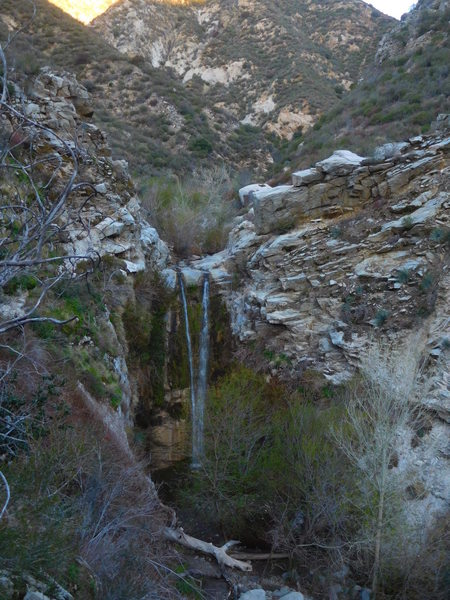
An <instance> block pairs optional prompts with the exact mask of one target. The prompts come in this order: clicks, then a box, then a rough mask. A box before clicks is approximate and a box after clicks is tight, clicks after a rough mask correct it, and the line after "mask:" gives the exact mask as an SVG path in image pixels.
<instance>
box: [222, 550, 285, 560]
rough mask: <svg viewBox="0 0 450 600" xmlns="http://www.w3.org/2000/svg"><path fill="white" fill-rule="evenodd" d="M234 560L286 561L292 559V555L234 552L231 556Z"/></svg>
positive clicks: (283, 553)
mask: <svg viewBox="0 0 450 600" xmlns="http://www.w3.org/2000/svg"><path fill="white" fill-rule="evenodd" d="M231 556H232V558H237V559H239V560H285V559H286V558H290V556H291V555H290V554H288V553H287V552H278V553H276V552H272V553H270V552H266V553H264V552H258V553H254V554H253V553H252V552H233V553H232V554H231Z"/></svg>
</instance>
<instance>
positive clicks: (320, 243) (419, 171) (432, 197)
mask: <svg viewBox="0 0 450 600" xmlns="http://www.w3.org/2000/svg"><path fill="white" fill-rule="evenodd" d="M439 127H440V128H441V129H442V131H435V132H434V133H433V134H432V135H427V136H423V137H416V138H413V139H410V140H408V141H406V142H403V143H399V144H388V145H386V146H383V147H381V148H378V149H377V151H376V152H375V155H374V156H373V157H370V158H363V157H360V156H357V155H355V154H353V153H351V152H347V151H338V152H336V153H335V154H334V155H333V156H331V157H330V158H329V159H326V160H324V161H322V162H320V163H318V164H316V165H315V167H313V168H311V169H308V170H305V171H301V172H298V173H295V174H294V176H293V185H290V186H279V187H275V188H272V189H269V190H268V189H261V190H259V191H255V192H252V193H250V197H251V200H250V205H249V210H248V212H247V214H245V215H244V216H242V217H239V218H238V219H237V221H236V224H235V227H234V229H233V230H232V232H231V234H230V238H229V244H228V247H227V249H226V250H225V251H223V252H222V253H220V254H218V255H215V256H211V257H208V258H207V259H203V260H202V261H197V262H196V263H194V264H193V265H191V266H193V267H195V268H196V269H198V270H199V272H200V271H201V270H202V269H205V268H207V269H209V270H210V271H211V274H212V276H213V277H214V278H215V280H216V282H217V284H218V285H219V286H220V287H221V289H222V293H223V294H224V296H225V298H226V301H227V304H228V306H229V310H230V312H231V315H232V323H233V328H234V332H235V334H236V335H237V336H238V337H239V338H240V340H241V341H243V342H246V341H249V342H252V344H253V345H254V344H255V342H256V347H258V345H259V346H260V347H262V348H264V349H265V354H266V355H268V356H270V357H271V360H272V362H271V365H270V366H271V368H272V373H273V374H278V375H280V374H281V376H283V374H284V375H285V376H286V377H289V378H292V377H295V376H296V375H297V374H298V373H299V372H301V371H304V370H306V369H313V370H316V371H318V372H320V373H322V374H323V375H324V376H325V377H326V378H327V379H328V380H330V381H331V382H333V383H340V382H343V381H345V380H347V379H349V378H350V377H352V374H353V373H354V372H355V368H356V367H357V365H358V362H359V359H360V357H361V356H362V355H363V354H364V353H365V352H366V349H367V348H368V346H369V345H370V344H371V342H372V341H373V340H374V338H382V339H385V340H388V341H390V342H392V343H394V344H404V343H410V344H416V345H417V346H418V348H419V349H420V350H421V351H422V352H423V356H424V362H425V364H426V365H427V368H428V370H429V373H430V374H432V375H433V377H434V379H433V385H432V389H430V390H429V393H427V395H426V397H425V398H423V403H424V405H425V406H426V407H427V409H428V410H429V412H430V414H431V415H434V416H435V417H437V419H436V420H434V421H433V423H434V425H433V428H432V430H431V432H430V433H429V434H428V435H427V436H426V440H424V443H423V444H420V445H419V446H418V447H417V448H415V449H413V448H412V447H411V445H408V442H407V438H408V435H409V434H408V435H405V440H406V441H405V444H406V446H405V448H404V449H403V450H405V456H406V457H407V458H406V459H405V460H407V462H408V464H409V466H411V465H413V466H414V468H418V469H419V470H420V477H421V478H423V479H424V480H425V481H426V489H427V490H428V491H429V492H430V494H431V495H428V496H427V498H426V499H425V500H423V503H422V505H421V507H422V509H423V510H424V511H425V512H426V510H428V508H430V506H433V507H434V508H437V509H441V508H443V507H444V506H445V502H446V499H448V498H449V496H450V479H449V477H448V475H444V474H445V473H447V474H448V469H447V470H446V464H447V463H446V460H448V453H447V451H446V450H445V446H446V441H445V440H446V436H447V435H448V425H447V424H448V423H449V422H450V410H449V409H450V402H449V401H450V392H449V379H448V373H449V345H450V343H449V340H450V319H449V312H448V310H449V306H450V269H449V267H450V264H449V254H448V244H449V236H450V223H449V216H450V214H449V208H450V194H449V190H448V181H449V177H448V176H449V171H450V165H449V148H450V138H449V137H448V117H446V116H442V117H441V118H440V120H439ZM444 130H446V131H444ZM191 277H193V275H191ZM408 341H409V342H408ZM267 353H269V354H267ZM446 423H447V424H446ZM408 439H409V438H408ZM432 465H433V468H431V466H432ZM436 465H439V468H438V469H437V471H439V472H440V473H442V474H443V476H442V477H441V478H440V479H439V478H438V477H437V471H436ZM429 467H430V468H429ZM441 469H442V470H441Z"/></svg>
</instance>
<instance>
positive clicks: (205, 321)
mask: <svg viewBox="0 0 450 600" xmlns="http://www.w3.org/2000/svg"><path fill="white" fill-rule="evenodd" d="M208 360H209V274H208V273H205V275H204V278H203V298H202V330H201V333H200V350H199V361H198V380H197V398H196V409H197V414H196V415H195V421H196V423H197V427H196V435H197V439H196V440H195V447H196V448H197V451H198V458H201V457H202V456H203V450H204V443H203V438H204V436H203V429H204V415H205V401H206V392H207V389H208ZM193 458H195V456H194V457H193Z"/></svg>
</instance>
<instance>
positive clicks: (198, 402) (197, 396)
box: [178, 272, 209, 468]
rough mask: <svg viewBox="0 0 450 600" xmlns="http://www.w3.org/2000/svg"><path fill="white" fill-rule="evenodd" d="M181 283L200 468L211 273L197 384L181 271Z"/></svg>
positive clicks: (205, 281)
mask: <svg viewBox="0 0 450 600" xmlns="http://www.w3.org/2000/svg"><path fill="white" fill-rule="evenodd" d="M178 281H179V284H180V294H181V302H182V306H183V314H184V325H185V331H186V345H187V351H188V362H189V377H190V384H191V415H192V467H193V468H198V467H199V466H200V464H201V458H202V456H203V426H204V413H205V400H206V391H207V387H208V360H209V275H208V273H205V275H204V278H203V298H202V328H201V333H200V347H199V361H198V380H197V385H196V384H195V373H194V357H193V352H192V339H191V332H190V327H189V315H188V306H187V299H186V288H185V285H184V280H183V276H182V274H181V272H179V273H178Z"/></svg>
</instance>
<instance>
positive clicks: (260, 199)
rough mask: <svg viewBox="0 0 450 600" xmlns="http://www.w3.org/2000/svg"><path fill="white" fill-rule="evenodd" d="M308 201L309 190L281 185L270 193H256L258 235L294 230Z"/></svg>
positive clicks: (255, 205)
mask: <svg viewBox="0 0 450 600" xmlns="http://www.w3.org/2000/svg"><path fill="white" fill-rule="evenodd" d="M307 199H308V190H307V188H298V187H293V186H291V185H280V186H278V187H275V188H271V189H270V190H269V191H265V190H264V191H261V192H256V193H254V200H253V206H254V210H255V229H256V233H259V234H264V233H270V232H281V231H283V230H289V229H292V228H293V227H294V226H295V225H296V223H297V221H298V220H299V218H300V216H301V213H302V204H304V203H305V202H306V201H307Z"/></svg>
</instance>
